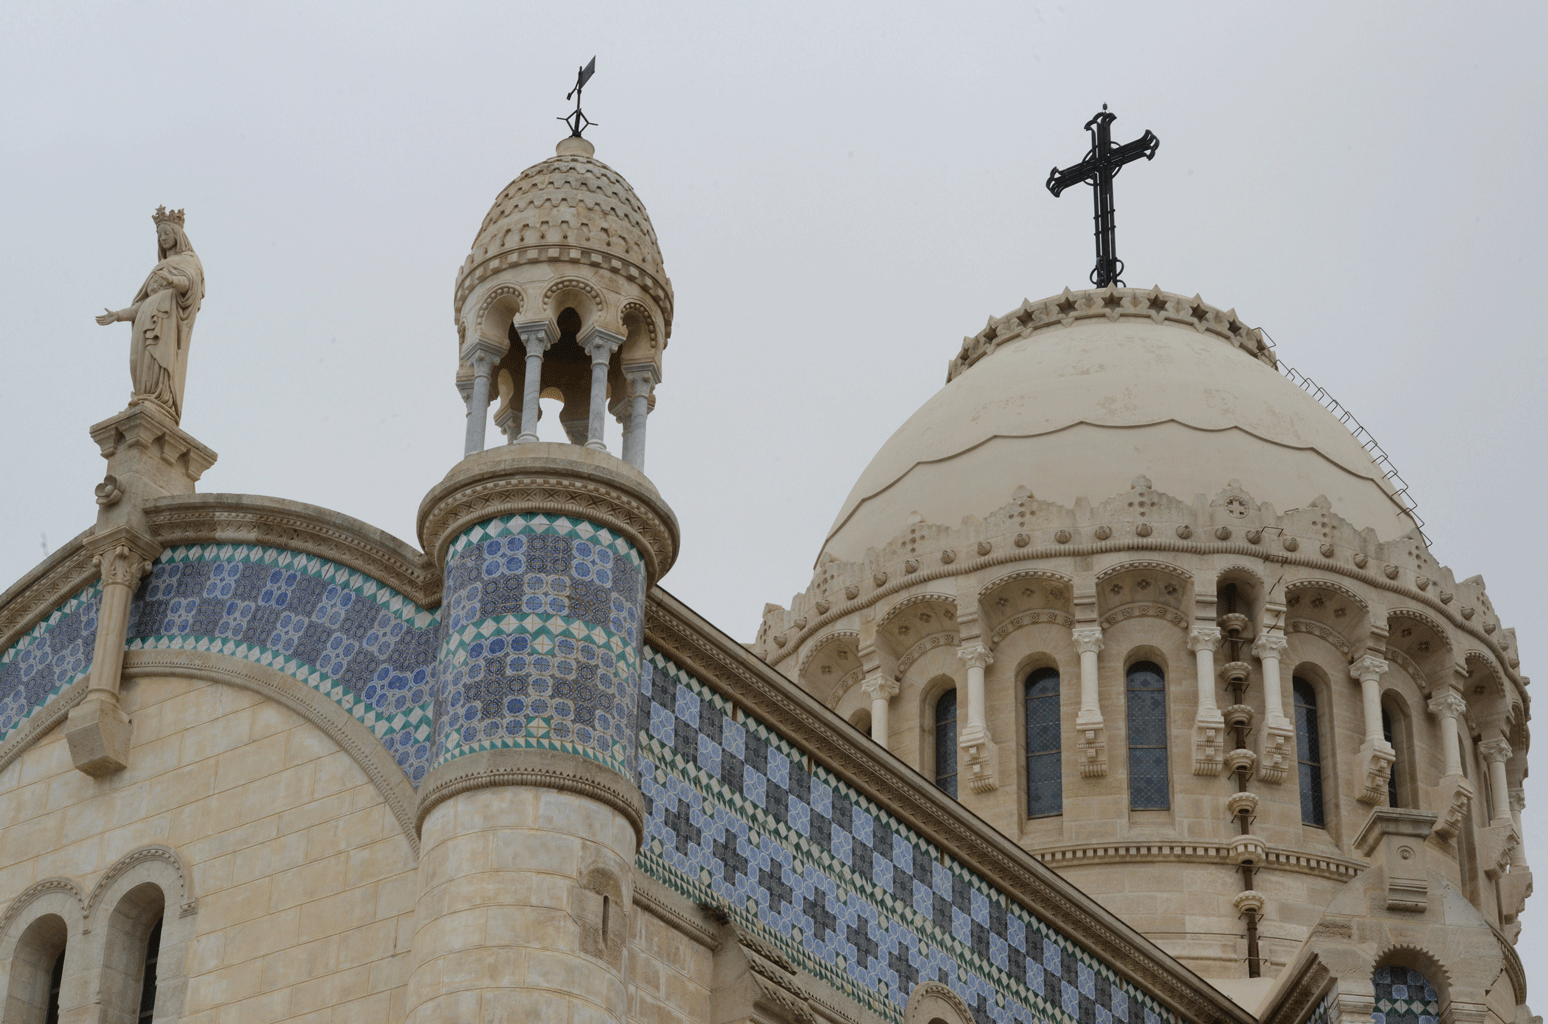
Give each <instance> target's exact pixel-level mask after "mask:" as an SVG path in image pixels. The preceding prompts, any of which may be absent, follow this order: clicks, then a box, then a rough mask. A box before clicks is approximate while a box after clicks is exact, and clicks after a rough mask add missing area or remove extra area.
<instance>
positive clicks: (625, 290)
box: [454, 136, 672, 467]
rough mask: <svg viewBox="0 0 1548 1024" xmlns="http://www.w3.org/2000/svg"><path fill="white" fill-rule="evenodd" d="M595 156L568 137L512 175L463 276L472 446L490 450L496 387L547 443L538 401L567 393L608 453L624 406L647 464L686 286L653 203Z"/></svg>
mask: <svg viewBox="0 0 1548 1024" xmlns="http://www.w3.org/2000/svg"><path fill="white" fill-rule="evenodd" d="M593 152H594V149H593V147H592V144H591V143H590V142H588V141H586V140H585V139H583V138H579V137H577V136H572V137H570V138H566V139H564V140H563V141H562V142H560V143H559V145H558V147H557V148H556V152H555V155H554V156H552V157H550V158H549V159H547V160H544V161H542V162H541V163H538V164H534V165H533V166H531V167H529V168H527V169H526V170H525V171H523V172H522V173H521V174H520V175H519V176H518V177H517V178H516V180H515V181H513V182H511V183H510V184H509V185H507V186H506V187H505V189H504V190H502V191H501V193H500V195H499V196H498V197H497V198H496V199H495V202H494V205H493V206H492V207H491V208H490V210H489V214H488V215H487V216H486V217H485V218H484V223H483V225H482V226H481V227H480V228H479V231H478V235H477V237H476V238H475V239H474V240H473V248H472V251H471V252H469V254H468V258H467V260H466V261H465V262H464V263H463V265H462V269H461V270H460V271H459V272H458V274H457V286H456V292H455V300H454V304H455V307H456V316H457V333H458V338H459V341H460V344H461V357H462V359H461V365H460V367H459V371H458V375H457V380H458V387H459V389H460V390H461V391H462V393H463V395H464V398H465V400H466V401H467V402H468V406H469V408H468V416H469V423H468V437H467V447H466V452H465V454H471V453H472V452H474V451H477V450H479V449H481V448H482V447H483V444H484V420H485V417H486V415H487V408H488V404H489V400H490V390H491V384H492V385H493V388H494V390H496V391H497V392H498V396H499V408H498V409H497V411H496V413H495V423H496V425H497V426H499V427H500V428H501V429H502V430H504V431H505V433H506V436H507V438H508V439H509V440H511V441H518V440H520V441H535V440H537V417H538V412H539V410H538V400H539V399H540V398H544V397H549V398H558V399H560V400H562V401H563V403H564V404H563V407H562V409H561V411H560V413H559V419H560V422H561V423H562V424H563V425H564V428H565V432H566V435H567V436H568V437H569V439H570V441H571V442H572V443H575V444H585V445H587V446H588V447H591V448H595V449H604V448H605V444H604V438H603V431H604V427H605V414H606V412H607V411H608V410H609V409H610V410H611V411H612V412H613V413H614V415H615V416H617V417H618V419H619V421H620V422H621V423H622V424H623V428H624V435H623V450H622V455H623V458H624V460H625V461H627V462H629V463H631V464H632V465H634V466H636V467H639V466H641V465H643V463H644V446H645V437H644V432H645V418H646V414H647V413H648V412H649V409H650V408H651V407H652V406H653V404H654V397H653V394H652V392H653V389H654V387H655V385H656V384H657V383H658V382H659V381H660V379H661V353H662V350H663V349H665V348H666V344H667V339H668V338H669V337H670V335H671V332H672V284H671V281H670V280H669V279H668V278H667V276H666V273H665V271H664V270H663V267H662V259H661V249H660V246H659V245H658V244H657V242H656V232H655V229H654V228H653V227H652V226H651V223H650V217H649V216H648V215H647V214H646V212H645V206H644V204H643V203H641V202H640V199H639V197H638V196H637V195H635V193H634V190H633V189H632V188H630V187H629V183H628V182H627V181H625V180H624V179H623V177H622V176H621V175H620V174H618V172H616V171H614V170H613V169H612V168H611V167H608V166H607V165H606V164H604V163H602V162H601V161H600V160H597V159H595V158H594V157H593V155H592V154H593Z"/></svg>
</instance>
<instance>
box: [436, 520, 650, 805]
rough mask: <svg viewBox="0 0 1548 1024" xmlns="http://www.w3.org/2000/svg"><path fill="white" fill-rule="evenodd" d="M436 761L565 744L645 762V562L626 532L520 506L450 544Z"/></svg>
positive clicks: (619, 763) (621, 762)
mask: <svg viewBox="0 0 1548 1024" xmlns="http://www.w3.org/2000/svg"><path fill="white" fill-rule="evenodd" d="M445 594H446V598H445V603H444V605H443V606H442V618H443V620H444V623H445V631H444V633H443V636H442V641H441V648H440V658H439V661H440V674H439V678H440V684H439V685H438V686H437V687H436V688H435V696H434V699H435V708H434V721H435V744H434V749H435V763H436V764H444V763H445V762H447V761H450V760H452V759H453V758H456V757H460V756H462V755H464V754H469V753H475V752H478V751H483V750H492V749H502V748H505V749H511V748H514V749H539V750H561V751H565V752H568V753H574V754H579V755H581V756H583V757H588V758H591V759H593V760H595V761H598V762H600V763H601V764H604V765H607V766H608V767H610V768H612V769H613V770H615V771H617V772H619V773H621V774H623V775H624V776H625V777H626V778H630V779H632V778H634V773H635V759H636V757H635V722H634V712H635V697H634V695H635V693H636V692H637V690H638V686H639V682H638V680H639V674H640V649H641V644H642V642H643V637H642V635H641V632H640V624H641V610H642V608H643V607H644V603H645V572H644V566H643V562H642V561H641V559H640V556H639V554H638V553H637V552H636V551H635V550H634V548H633V547H632V546H630V544H629V542H628V541H627V540H625V539H624V538H623V537H621V536H619V535H618V534H615V533H613V532H611V531H609V530H606V529H603V528H602V527H599V526H596V525H594V524H592V523H588V522H586V521H585V520H581V519H571V518H568V517H564V516H547V515H530V514H529V515H510V516H501V517H499V518H497V519H491V520H487V521H485V522H482V523H479V524H477V525H476V526H474V527H472V528H471V529H469V530H467V531H466V532H464V533H463V534H461V535H460V536H459V537H458V538H457V539H456V540H455V541H454V542H453V543H452V545H451V548H450V550H449V551H448V554H447V561H446V577H445Z"/></svg>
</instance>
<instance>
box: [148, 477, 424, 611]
mask: <svg viewBox="0 0 1548 1024" xmlns="http://www.w3.org/2000/svg"><path fill="white" fill-rule="evenodd" d="M145 518H146V521H147V522H148V523H149V524H150V527H151V531H152V533H153V535H154V536H155V538H156V540H157V542H159V543H160V544H162V545H164V546H166V547H172V546H173V545H178V544H260V545H265V546H268V547H275V548H284V549H286V550H289V551H300V552H303V553H305V554H308V555H317V556H318V557H320V558H326V559H329V560H330V561H333V562H337V563H339V564H340V565H343V566H346V567H348V568H350V569H354V570H356V571H357V572H361V573H364V574H365V575H367V576H369V577H371V578H372V579H374V580H376V581H377V582H378V583H384V584H386V585H387V586H389V587H391V588H393V589H394V590H396V591H398V592H399V593H400V594H402V595H403V596H404V597H407V598H408V599H409V600H411V601H413V602H415V603H416V604H418V605H419V606H420V607H421V608H434V607H436V606H437V605H439V604H440V603H441V574H440V572H438V571H437V570H436V568H435V566H434V564H433V563H432V562H431V561H430V559H429V558H427V557H426V556H425V555H423V554H421V553H420V552H418V551H416V550H414V549H413V548H412V547H410V546H409V545H407V544H405V543H404V542H403V541H401V540H399V539H398V538H396V537H394V536H392V535H391V534H390V533H386V532H385V531H382V530H378V529H377V528H376V527H374V526H371V525H369V524H367V523H363V522H361V521H360V520H358V519H352V518H350V517H349V516H346V515H343V514H342V513H339V512H331V511H329V510H328V509H325V508H319V507H317V506H316V505H306V504H302V503H301V502H298V501H286V500H284V499H283V498H268V497H263V496H261V495H256V494H180V495H176V496H173V497H165V498H158V499H156V500H155V501H152V502H150V503H149V504H148V505H147V506H146V509H145Z"/></svg>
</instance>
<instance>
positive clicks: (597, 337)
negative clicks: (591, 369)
mask: <svg viewBox="0 0 1548 1024" xmlns="http://www.w3.org/2000/svg"><path fill="white" fill-rule="evenodd" d="M623 343H624V339H623V335H621V334H614V333H613V332H612V331H608V330H603V329H602V328H601V327H593V328H591V330H589V331H587V332H586V333H585V335H584V336H583V337H582V338H581V339H580V346H581V348H583V349H585V350H586V354H587V355H588V356H590V357H591V361H592V362H594V363H600V362H606V361H607V358H608V356H611V355H612V354H613V353H614V352H617V351H618V348H619V346H621V345H622V344H623Z"/></svg>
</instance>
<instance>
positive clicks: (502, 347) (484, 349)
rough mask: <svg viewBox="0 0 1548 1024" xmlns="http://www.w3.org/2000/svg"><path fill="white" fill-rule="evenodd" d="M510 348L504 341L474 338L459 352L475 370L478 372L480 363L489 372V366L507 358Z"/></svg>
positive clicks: (464, 360) (463, 359) (465, 361)
mask: <svg viewBox="0 0 1548 1024" xmlns="http://www.w3.org/2000/svg"><path fill="white" fill-rule="evenodd" d="M510 350H511V347H510V346H509V345H508V344H505V343H504V342H497V341H491V340H490V339H488V338H474V339H473V340H472V341H470V342H467V343H466V344H464V345H463V346H462V349H461V351H460V352H459V353H458V354H459V355H460V356H461V357H462V361H463V362H464V363H467V364H468V365H469V366H471V367H473V372H474V373H475V374H476V373H478V371H479V367H480V364H482V365H483V368H484V372H485V373H488V372H489V369H488V368H489V367H491V366H493V365H494V364H495V363H498V362H499V361H500V360H501V359H503V358H505V353H507V352H509V351H510Z"/></svg>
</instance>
